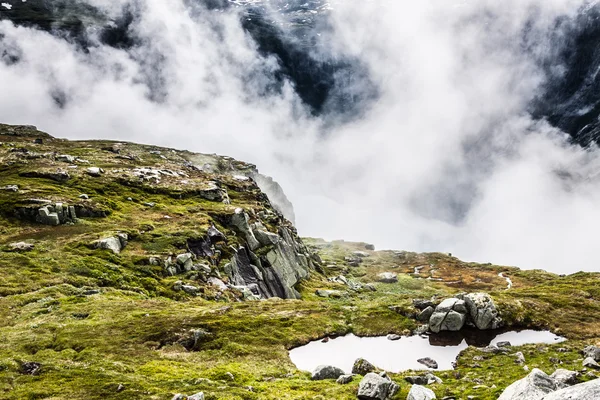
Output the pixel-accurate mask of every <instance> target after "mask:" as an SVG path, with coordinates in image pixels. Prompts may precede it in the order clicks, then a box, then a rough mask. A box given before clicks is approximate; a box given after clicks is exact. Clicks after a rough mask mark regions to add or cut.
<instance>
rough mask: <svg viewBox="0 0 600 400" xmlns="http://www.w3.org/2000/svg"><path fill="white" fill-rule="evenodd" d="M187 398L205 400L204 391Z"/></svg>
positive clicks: (189, 399)
mask: <svg viewBox="0 0 600 400" xmlns="http://www.w3.org/2000/svg"><path fill="white" fill-rule="evenodd" d="M187 400H204V393H203V392H198V393H196V394H193V395H191V396H188V397H187Z"/></svg>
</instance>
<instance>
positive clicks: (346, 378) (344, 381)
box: [335, 375, 354, 385]
mask: <svg viewBox="0 0 600 400" xmlns="http://www.w3.org/2000/svg"><path fill="white" fill-rule="evenodd" d="M353 378H354V375H341V376H340V377H339V378H337V380H336V381H335V382H336V383H339V384H340V385H347V384H348V383H350V382H352V379H353Z"/></svg>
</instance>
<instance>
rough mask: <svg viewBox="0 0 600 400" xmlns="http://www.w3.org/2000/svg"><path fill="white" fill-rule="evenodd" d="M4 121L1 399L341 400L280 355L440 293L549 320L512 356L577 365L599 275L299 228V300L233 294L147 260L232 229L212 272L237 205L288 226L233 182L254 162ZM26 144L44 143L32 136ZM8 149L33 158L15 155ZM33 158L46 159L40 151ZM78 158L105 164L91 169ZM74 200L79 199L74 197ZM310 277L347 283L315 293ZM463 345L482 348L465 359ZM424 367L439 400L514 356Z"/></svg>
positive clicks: (594, 309) (518, 369) (379, 328)
mask: <svg viewBox="0 0 600 400" xmlns="http://www.w3.org/2000/svg"><path fill="white" fill-rule="evenodd" d="M17 130H18V133H19V135H18V136H15V135H14V134H10V135H9V134H7V133H11V132H12V133H14V132H15V128H14V127H7V126H0V142H2V145H1V146H0V187H4V186H5V185H10V184H17V185H19V186H20V190H19V192H16V193H15V192H10V191H4V190H0V214H1V216H0V218H1V221H0V237H1V240H0V296H2V297H0V337H2V339H3V340H2V341H0V398H2V399H4V398H6V399H24V398H25V399H26V398H31V399H34V398H50V399H84V398H85V399H109V398H114V399H170V398H171V397H172V395H173V394H174V393H178V392H183V393H188V394H191V393H195V392H197V391H204V392H205V394H206V395H207V398H210V399H333V398H335V399H354V398H356V390H357V387H358V383H359V380H360V378H358V377H357V378H355V379H354V381H353V382H352V383H351V384H349V385H343V386H342V385H337V384H335V383H334V382H332V381H323V382H313V381H311V380H310V375H309V374H308V373H306V372H302V371H298V370H297V369H296V368H295V367H294V365H293V364H292V363H291V362H290V359H289V357H288V353H287V351H288V350H289V349H290V348H293V347H294V346H298V345H300V344H304V343H307V342H309V341H311V340H316V339H320V338H323V337H325V336H336V335H342V334H345V333H350V332H352V333H355V334H357V335H369V336H373V335H385V334H388V333H399V334H403V333H404V334H406V333H408V332H410V331H412V330H413V329H415V328H416V327H417V326H418V323H417V321H416V320H415V319H414V315H415V313H416V310H415V309H414V308H413V307H412V300H413V299H415V298H430V297H435V298H437V299H442V298H444V297H447V296H451V295H454V294H456V293H459V292H464V291H485V292H488V293H490V294H491V295H492V297H493V298H494V300H495V301H496V303H497V304H498V305H499V307H500V309H501V311H502V316H503V318H504V320H505V321H506V322H507V323H508V325H509V326H515V327H529V328H546V329H551V330H553V331H555V332H559V333H560V334H562V335H564V336H567V337H568V338H569V339H570V340H569V341H568V342H566V343H561V344H556V345H546V346H522V347H519V348H514V349H511V353H512V352H513V351H514V352H516V351H522V352H523V353H524V354H525V357H526V360H527V365H528V366H529V367H530V368H534V367H540V368H542V369H543V370H545V371H546V372H548V373H551V372H552V371H553V370H554V369H555V368H556V367H562V368H570V369H576V370H577V369H579V368H580V365H581V354H580V352H579V351H580V350H581V349H582V348H583V346H584V345H585V344H589V343H594V342H596V341H597V340H598V338H599V337H600V334H599V332H600V327H599V326H598V322H597V321H599V320H600V309H599V308H598V307H599V304H598V295H599V293H598V289H597V288H598V287H600V286H598V284H599V283H600V282H599V276H598V274H591V273H579V274H574V275H571V276H567V277H560V276H557V275H554V274H549V273H546V272H542V271H520V270H518V269H517V268H513V267H504V266H496V265H489V264H488V265H480V264H473V263H465V262H462V261H460V260H458V259H456V258H454V257H451V256H449V255H446V254H441V253H431V254H417V253H410V252H397V251H371V250H367V249H366V244H365V243H350V242H341V241H340V242H333V243H327V242H325V241H322V240H319V239H305V243H306V244H308V245H309V246H310V247H311V248H312V249H313V250H315V251H317V252H318V254H319V255H320V257H321V259H322V260H323V262H322V266H321V267H320V270H321V272H322V274H321V273H318V272H316V271H315V273H313V274H312V277H311V279H309V280H307V281H304V282H303V283H302V284H301V285H300V286H299V287H298V289H299V291H300V292H301V294H302V296H303V300H301V301H297V300H286V301H284V300H274V299H271V300H266V301H259V302H240V301H239V297H240V296H239V295H238V294H235V293H229V294H226V295H224V294H222V293H219V291H218V290H216V288H215V287H212V286H211V285H206V284H204V283H203V282H201V281H197V280H195V279H194V277H193V276H191V275H193V274H190V276H187V275H178V276H174V277H171V276H167V275H166V274H165V272H164V270H163V268H162V267H161V266H154V265H150V264H149V263H148V259H149V257H150V256H160V257H167V256H168V255H174V254H179V253H182V252H186V251H187V247H186V242H187V239H189V238H198V237H202V236H203V235H204V234H205V233H206V229H207V228H208V227H209V226H210V224H212V223H214V224H215V225H216V226H217V228H218V229H219V230H221V231H222V232H223V233H225V235H226V236H227V238H228V243H223V244H221V245H220V246H221V250H222V252H223V257H222V259H221V261H220V262H219V263H218V265H217V266H216V268H217V270H221V273H222V272H223V271H222V267H223V264H224V263H225V262H226V261H227V257H228V256H229V254H230V253H228V252H230V251H231V248H230V246H235V245H237V244H240V243H242V239H241V238H240V237H239V236H237V235H236V232H234V231H233V230H231V229H229V228H228V223H227V220H228V218H229V216H230V215H231V213H232V212H233V210H235V208H236V207H242V208H244V209H246V210H247V211H248V212H249V213H250V215H258V214H260V213H263V214H264V213H266V214H268V215H270V216H271V217H268V218H262V220H263V221H264V222H265V223H266V225H267V227H268V228H269V229H270V230H272V231H274V230H275V229H276V227H277V225H278V224H281V223H284V222H281V221H279V220H278V219H277V218H278V217H277V216H276V214H273V213H272V212H271V208H270V204H269V203H268V200H267V199H266V198H265V196H264V195H263V194H262V192H260V190H259V189H258V188H257V187H256V186H255V185H254V184H253V183H252V182H251V181H247V180H240V179H239V178H235V175H236V174H237V173H238V171H243V170H244V169H247V168H250V169H251V168H252V167H253V166H251V165H250V164H245V163H241V162H238V161H235V160H232V159H230V158H227V157H218V156H212V155H197V154H192V153H189V152H185V151H178V150H172V149H164V148H157V147H153V146H142V145H137V144H131V143H123V144H117V143H115V142H107V141H97V142H96V141H86V142H70V141H65V140H59V139H53V138H51V137H49V136H47V135H44V134H42V133H40V132H39V131H37V130H35V129H33V128H19V129H17ZM36 138H38V139H39V138H42V139H43V141H42V143H41V144H36V143H34V139H36ZM115 146H116V147H115ZM21 147H23V148H27V149H28V152H27V153H23V152H22V153H19V152H18V151H12V150H13V149H15V148H21ZM117 148H118V150H119V151H118V152H115V151H116V150H117ZM32 153H33V154H32ZM18 154H24V155H18ZM37 154H50V155H48V156H44V157H38V158H35V157H37ZM61 154H68V155H72V156H75V157H79V158H81V159H85V160H87V161H89V164H87V163H77V162H75V165H78V167H77V169H73V168H69V169H67V168H68V166H69V163H64V162H58V161H56V157H55V155H61ZM30 157H32V158H30ZM190 160H193V164H196V165H204V164H205V163H212V164H213V168H208V169H206V170H203V171H197V170H195V169H192V168H188V167H186V165H188V163H189V162H190ZM89 166H97V167H101V168H103V169H104V170H105V173H104V174H102V175H101V176H100V177H92V176H89V175H88V174H86V173H85V170H86V168H87V167H89ZM138 167H153V168H160V169H167V170H176V171H184V172H185V173H186V174H187V175H189V176H188V178H186V179H188V181H189V180H194V181H195V183H194V184H192V185H189V184H184V183H182V182H181V179H171V178H172V177H168V176H167V177H166V178H164V179H162V180H161V182H160V184H153V183H148V182H141V183H140V182H135V181H133V182H132V181H131V179H129V177H130V175H127V172H128V171H129V170H131V169H132V168H138ZM45 168H47V169H48V170H51V171H56V170H57V168H62V169H64V170H67V171H68V172H69V174H70V175H71V178H70V179H68V180H67V181H66V182H56V181H54V180H51V179H44V178H39V177H38V178H31V177H23V176H22V173H23V172H24V171H25V172H26V171H41V170H44V169H45ZM123 174H125V175H126V176H125V177H123V176H122V175H123ZM125 178H127V179H125ZM208 182H218V184H219V185H220V186H221V187H222V188H224V189H225V190H227V193H228V197H229V199H230V203H231V204H226V203H223V202H221V201H209V200H207V199H205V198H203V197H201V196H200V195H199V193H198V192H197V191H196V188H198V187H204V186H203V185H207V183H208ZM190 187H191V188H192V189H191V190H190ZM81 194H87V195H88V196H89V199H87V200H86V199H80V198H79V196H80V195H81ZM30 198H45V199H50V200H52V201H62V202H65V203H68V204H82V205H86V206H87V207H90V208H95V209H101V210H105V211H107V216H106V217H104V218H82V219H79V220H78V221H77V222H76V223H75V224H74V225H61V226H55V227H51V226H43V225H39V224H37V223H35V222H32V221H27V220H22V219H18V218H16V217H15V216H14V209H15V207H21V206H28V205H30V204H29V203H28V202H27V200H28V199H30ZM130 199H131V200H130ZM145 203H147V204H149V203H155V204H154V205H153V206H150V205H147V204H145ZM166 217H169V218H166ZM269 218H271V219H269ZM116 232H127V233H128V235H129V236H130V241H129V244H128V246H127V247H126V248H125V250H124V251H123V252H121V253H120V254H113V253H111V252H109V251H107V250H97V249H93V248H91V247H90V246H89V244H90V243H91V242H92V241H93V240H96V239H98V238H101V237H104V236H106V235H112V234H115V233H116ZM16 241H28V242H31V243H33V244H34V245H35V248H34V249H33V250H32V251H30V252H14V251H8V250H9V247H8V244H10V243H13V242H16ZM356 251H362V252H365V253H367V255H368V256H367V257H362V258H361V260H362V261H361V262H360V263H358V266H353V265H356V264H355V263H351V262H349V261H348V259H350V260H351V259H353V257H356V256H355V255H354V252H356ZM415 269H417V273H415ZM388 271H389V272H395V273H397V274H398V282H397V283H394V284H383V283H377V282H376V281H377V279H378V278H377V274H379V273H381V272H388ZM341 272H343V273H344V274H345V276H346V277H347V278H349V279H351V280H354V281H357V282H361V283H364V284H366V283H373V282H375V283H374V286H375V288H376V289H377V290H376V291H370V290H361V291H352V290H349V288H348V287H347V286H345V285H341V284H338V283H333V282H329V281H327V279H326V278H328V277H335V276H336V275H339V274H340V273H341ZM501 272H502V273H504V274H505V275H507V276H510V278H511V279H512V281H513V283H514V286H513V288H512V289H510V290H507V286H506V281H505V279H504V278H501V277H499V276H498V274H499V273H501ZM224 279H226V278H225V277H224ZM176 280H184V281H186V282H190V283H193V284H194V285H198V286H199V287H200V288H201V296H190V295H187V294H185V293H183V292H176V291H174V290H173V284H174V282H175V281H176ZM92 289H93V290H92ZM317 289H333V290H338V291H341V292H342V293H343V294H342V296H341V297H339V298H321V297H318V296H317V295H316V294H315V292H316V290H317ZM193 330H201V331H203V332H206V334H205V335H204V336H203V337H202V339H201V340H200V341H199V342H198V343H197V344H196V345H195V346H194V347H193V348H192V349H189V348H188V347H189V346H188V347H185V346H184V345H183V344H184V343H187V342H186V340H187V339H189V337H190V335H191V331H193ZM559 349H561V351H559ZM563 350H565V351H563ZM475 355H479V356H483V360H481V361H477V362H474V361H473V357H474V356H475ZM557 360H558V361H557ZM25 362H37V363H40V364H41V369H40V372H39V374H37V375H35V376H32V375H28V374H26V373H24V371H23V363H25ZM558 362H561V364H558ZM228 373H230V374H231V375H232V376H233V379H231V375H230V374H228ZM411 374H414V372H411V371H407V372H405V373H403V374H392V377H393V378H394V379H395V380H396V381H397V382H399V383H400V384H401V391H400V393H399V394H398V395H397V396H396V399H404V398H406V395H407V392H408V390H409V388H410V386H409V385H408V384H406V383H404V382H403V377H404V376H407V375H411ZM437 375H438V376H440V377H441V378H442V379H443V380H444V383H443V384H441V385H432V386H431V388H432V389H433V390H434V391H435V392H436V394H437V395H438V397H443V396H449V395H455V396H458V397H459V398H466V396H468V395H473V396H477V398H480V399H495V398H497V396H498V394H499V393H500V392H501V391H502V389H503V388H504V387H506V386H507V385H508V384H510V383H512V382H513V381H514V380H516V379H519V378H521V377H523V376H524V375H526V372H525V371H524V370H523V367H522V366H521V365H519V364H516V363H515V362H514V357H513V356H511V355H510V354H508V355H491V354H487V353H482V352H481V351H479V350H477V349H473V348H470V349H468V350H467V351H465V352H464V353H463V354H462V355H461V356H460V358H459V360H458V368H457V369H456V370H455V371H443V372H439V373H437ZM585 379H588V378H585ZM120 385H121V386H120ZM250 387H251V389H250ZM119 388H120V389H119Z"/></svg>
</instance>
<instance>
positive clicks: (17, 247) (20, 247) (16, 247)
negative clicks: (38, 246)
mask: <svg viewBox="0 0 600 400" xmlns="http://www.w3.org/2000/svg"><path fill="white" fill-rule="evenodd" d="M8 247H9V248H10V250H12V251H23V252H25V251H31V250H33V249H34V247H35V246H34V245H33V244H31V243H27V242H17V243H11V244H9V245H8Z"/></svg>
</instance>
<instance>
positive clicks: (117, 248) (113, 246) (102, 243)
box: [93, 236, 123, 254]
mask: <svg viewBox="0 0 600 400" xmlns="http://www.w3.org/2000/svg"><path fill="white" fill-rule="evenodd" d="M93 245H94V248H96V249H106V250H110V251H112V252H113V253H115V254H119V253H120V252H121V250H123V246H122V244H121V240H119V238H118V237H114V236H113V237H108V238H104V239H100V240H97V241H95V242H94V243H93Z"/></svg>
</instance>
